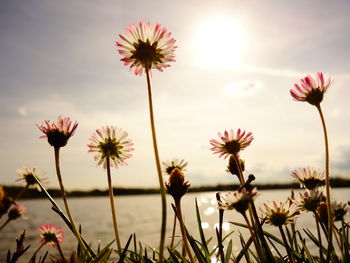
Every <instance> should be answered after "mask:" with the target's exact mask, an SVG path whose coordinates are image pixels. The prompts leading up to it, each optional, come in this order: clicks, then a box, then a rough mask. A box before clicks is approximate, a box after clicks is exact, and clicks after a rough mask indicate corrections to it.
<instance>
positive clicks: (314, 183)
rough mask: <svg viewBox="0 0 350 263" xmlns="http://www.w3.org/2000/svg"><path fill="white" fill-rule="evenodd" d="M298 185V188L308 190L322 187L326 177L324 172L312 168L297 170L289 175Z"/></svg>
mask: <svg viewBox="0 0 350 263" xmlns="http://www.w3.org/2000/svg"><path fill="white" fill-rule="evenodd" d="M291 176H293V177H294V178H295V179H296V180H297V181H298V182H299V183H300V187H303V188H307V189H309V190H311V189H314V188H317V187H319V186H323V185H324V184H325V180H326V175H325V173H324V172H321V171H320V170H317V169H315V168H313V167H306V168H299V169H297V170H294V171H293V172H292V173H291Z"/></svg>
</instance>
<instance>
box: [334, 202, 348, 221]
mask: <svg viewBox="0 0 350 263" xmlns="http://www.w3.org/2000/svg"><path fill="white" fill-rule="evenodd" d="M332 210H333V215H334V221H342V220H344V216H345V215H346V214H347V213H349V212H350V207H349V205H348V204H347V203H345V202H338V201H334V202H332Z"/></svg>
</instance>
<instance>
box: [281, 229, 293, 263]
mask: <svg viewBox="0 0 350 263" xmlns="http://www.w3.org/2000/svg"><path fill="white" fill-rule="evenodd" d="M278 228H279V230H280V232H281V236H282V239H283V243H284V247H285V248H286V251H287V255H288V259H289V262H290V263H294V259H293V257H292V254H291V251H290V247H289V245H288V241H287V238H286V235H285V234H284V231H283V228H282V226H279V227H278Z"/></svg>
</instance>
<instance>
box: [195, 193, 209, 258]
mask: <svg viewBox="0 0 350 263" xmlns="http://www.w3.org/2000/svg"><path fill="white" fill-rule="evenodd" d="M196 215H197V224H198V229H199V235H200V237H201V242H202V243H201V245H202V248H203V250H204V253H205V257H206V259H207V260H210V254H209V250H208V246H207V242H206V239H205V236H204V232H203V228H202V220H201V216H200V214H199V209H198V203H197V198H196Z"/></svg>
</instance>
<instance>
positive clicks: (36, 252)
mask: <svg viewBox="0 0 350 263" xmlns="http://www.w3.org/2000/svg"><path fill="white" fill-rule="evenodd" d="M45 244H46V243H42V244H41V245H40V246H39V247H38V248H37V250H35V252H34V253H33V256H32V257H31V258H30V260H29V262H32V260H33V258H35V257H36V254H38V252H39V250H40V249H41V248H42V247H43V246H44V245H45Z"/></svg>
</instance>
